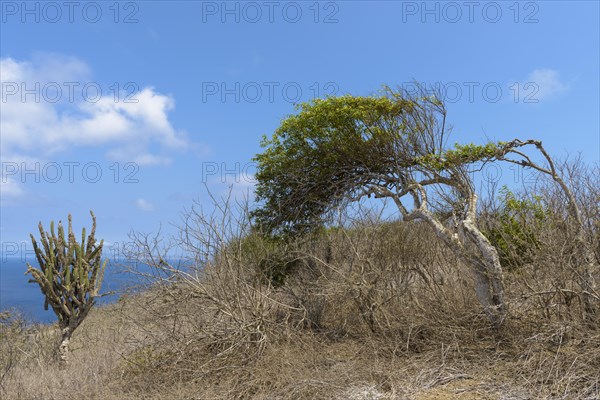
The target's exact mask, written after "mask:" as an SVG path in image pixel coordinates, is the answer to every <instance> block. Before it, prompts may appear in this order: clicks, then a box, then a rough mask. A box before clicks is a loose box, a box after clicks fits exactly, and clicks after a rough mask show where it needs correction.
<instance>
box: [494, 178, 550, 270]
mask: <svg viewBox="0 0 600 400" xmlns="http://www.w3.org/2000/svg"><path fill="white" fill-rule="evenodd" d="M499 200H500V202H501V207H500V210H499V211H498V213H497V214H496V215H494V216H493V218H494V220H495V221H494V222H495V224H494V225H493V227H492V228H490V229H488V230H487V232H485V234H486V236H487V237H488V238H489V240H490V242H491V243H492V245H494V246H495V247H496V249H497V250H498V255H499V256H500V263H501V264H502V266H503V267H504V268H506V269H509V270H510V269H517V268H519V267H522V266H523V265H525V264H528V263H531V262H532V261H533V259H532V257H533V256H534V253H533V252H534V250H535V249H537V248H539V245H540V241H539V231H540V228H541V227H542V225H543V224H544V223H547V222H548V221H549V210H548V208H547V207H546V205H545V204H544V202H543V200H542V198H541V197H539V196H535V195H534V196H532V197H529V198H528V197H520V198H519V197H517V196H516V195H515V194H514V193H513V192H511V191H510V190H509V189H508V188H507V187H506V186H503V187H502V189H501V190H500V196H499Z"/></svg>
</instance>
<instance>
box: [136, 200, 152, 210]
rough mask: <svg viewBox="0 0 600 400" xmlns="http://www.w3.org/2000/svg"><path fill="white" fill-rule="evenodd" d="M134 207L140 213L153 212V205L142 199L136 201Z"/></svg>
mask: <svg viewBox="0 0 600 400" xmlns="http://www.w3.org/2000/svg"><path fill="white" fill-rule="evenodd" d="M135 205H136V206H137V208H139V209H140V210H142V211H154V205H153V204H152V203H150V202H149V201H147V200H144V199H137V200H136V201H135Z"/></svg>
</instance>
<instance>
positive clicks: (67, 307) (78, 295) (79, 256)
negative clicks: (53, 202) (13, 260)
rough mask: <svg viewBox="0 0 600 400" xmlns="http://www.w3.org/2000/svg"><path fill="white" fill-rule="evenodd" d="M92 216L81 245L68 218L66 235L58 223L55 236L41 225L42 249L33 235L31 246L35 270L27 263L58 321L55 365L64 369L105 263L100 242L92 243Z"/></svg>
mask: <svg viewBox="0 0 600 400" xmlns="http://www.w3.org/2000/svg"><path fill="white" fill-rule="evenodd" d="M90 214H91V215H92V231H91V233H90V234H89V236H88V237H87V243H86V236H85V228H83V231H82V234H81V243H78V242H77V239H76V238H75V234H74V233H73V225H72V221H71V215H70V214H69V227H68V232H67V235H66V236H65V230H64V228H63V226H62V223H61V222H60V221H59V222H58V234H57V233H56V232H55V231H54V222H53V221H52V222H50V232H45V231H44V227H43V226H42V223H41V222H40V223H39V225H38V227H39V231H40V241H41V244H42V247H40V246H38V244H37V241H36V240H35V237H34V236H33V235H30V236H31V242H32V244H33V249H34V251H35V256H36V258H37V261H38V263H39V269H38V268H34V267H32V266H31V265H30V264H29V263H27V272H26V274H31V275H32V276H33V279H31V280H30V281H29V282H36V283H37V284H38V285H40V289H41V290H42V293H43V294H44V296H45V297H46V299H45V302H44V308H45V309H46V310H47V309H48V305H50V306H51V307H52V310H53V311H54V313H55V314H56V316H57V317H58V325H59V327H60V329H61V334H62V337H61V341H60V345H59V348H58V349H59V361H60V363H61V365H62V366H64V365H66V363H67V361H68V355H69V342H70V340H71V336H72V335H73V332H74V331H75V329H77V327H78V326H79V325H80V324H81V322H83V320H84V319H85V317H87V315H88V313H89V311H90V310H91V308H92V307H93V306H94V304H95V300H96V298H97V297H99V292H100V287H101V285H102V279H103V276H104V270H105V268H106V263H107V260H105V261H104V262H102V260H101V257H102V247H103V245H104V240H102V241H100V243H97V242H96V236H95V234H96V217H95V216H94V213H93V212H91V211H90Z"/></svg>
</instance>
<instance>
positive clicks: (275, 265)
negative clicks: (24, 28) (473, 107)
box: [0, 88, 600, 400]
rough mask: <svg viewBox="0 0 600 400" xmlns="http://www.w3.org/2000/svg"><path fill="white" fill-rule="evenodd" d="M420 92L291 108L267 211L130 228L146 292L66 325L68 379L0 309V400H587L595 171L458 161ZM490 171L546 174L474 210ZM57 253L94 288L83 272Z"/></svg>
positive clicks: (191, 214) (457, 149)
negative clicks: (173, 232) (72, 330)
mask: <svg viewBox="0 0 600 400" xmlns="http://www.w3.org/2000/svg"><path fill="white" fill-rule="evenodd" d="M423 94H424V93H423V92H420V93H417V94H416V95H412V94H408V93H406V92H402V91H400V92H397V91H393V90H391V89H389V88H386V90H385V93H384V94H383V95H381V96H373V97H354V96H342V97H339V98H327V99H324V100H315V101H313V102H309V103H305V104H302V105H300V106H299V112H298V114H297V115H294V116H290V117H288V118H287V119H285V120H284V121H283V122H282V124H281V126H280V128H279V129H277V131H276V132H275V134H274V135H273V137H272V138H271V139H267V138H265V139H264V141H263V145H264V147H265V150H264V152H263V153H262V154H259V155H257V157H256V160H257V161H258V172H257V174H256V176H257V179H258V184H257V186H256V195H257V199H258V204H252V205H250V204H248V203H246V202H242V203H238V202H235V201H233V200H232V199H231V198H226V199H223V200H218V199H216V198H213V201H214V204H213V205H214V208H213V212H212V213H208V214H207V213H204V212H203V211H202V208H201V207H200V206H199V205H198V204H194V205H193V206H192V208H191V209H189V210H188V211H185V212H184V214H183V220H182V223H181V226H180V231H179V235H178V236H176V237H174V238H162V237H160V236H158V235H151V234H142V233H134V234H132V236H131V239H132V241H133V243H134V246H132V247H131V249H130V250H131V254H128V255H127V258H128V259H134V260H137V261H139V263H140V264H141V265H144V266H150V272H148V269H147V268H146V267H144V269H140V270H137V271H134V273H137V274H138V276H139V277H140V280H141V281H144V282H147V283H148V285H147V286H146V287H145V288H144V290H142V291H141V292H139V293H137V294H135V295H132V296H123V297H121V300H120V301H119V302H118V303H117V304H113V305H110V306H107V307H103V308H100V309H91V311H90V312H89V314H88V318H87V319H85V320H82V319H81V318H79V319H76V322H77V325H79V322H81V325H80V326H79V328H77V329H78V330H77V334H76V335H75V336H74V337H73V339H72V341H71V342H70V345H71V349H72V354H71V355H70V357H71V360H70V361H69V362H68V363H67V360H66V357H63V361H64V362H63V363H62V365H61V367H62V368H61V367H59V365H58V364H57V362H56V357H55V355H54V354H53V350H52V349H54V348H55V347H56V346H55V343H57V341H58V337H59V336H60V332H59V330H58V329H57V328H56V327H54V326H50V327H48V326H41V327H36V328H33V329H26V328H25V327H24V325H23V323H22V321H19V319H18V318H17V317H14V316H12V317H11V316H6V315H4V316H3V317H2V318H3V320H2V323H1V324H0V327H1V330H0V335H1V336H2V344H1V348H0V391H1V394H2V395H3V396H5V397H7V398H10V399H13V398H14V399H40V400H41V399H44V400H46V399H60V400H63V399H81V398H89V399H246V398H254V399H290V400H292V399H403V398H411V399H412V398H414V399H444V398H466V399H480V398H488V399H526V398H527V399H529V398H557V399H558V398H581V399H597V398H599V397H600V329H599V327H600V293H599V290H598V287H597V284H596V282H598V280H599V279H600V268H599V265H600V225H599V224H600V222H599V221H600V189H599V188H600V182H598V177H599V176H600V174H599V172H600V171H599V169H598V166H593V167H587V166H586V165H585V164H583V163H582V162H581V160H571V161H566V162H558V161H557V160H554V159H553V158H552V157H550V155H549V154H548V153H547V152H546V149H545V148H544V147H543V146H542V143H541V141H537V140H525V141H521V140H518V139H515V140H512V141H511V142H498V143H488V144H485V145H482V146H478V145H473V144H464V145H460V144H457V145H455V146H454V148H452V149H449V148H448V147H447V146H446V134H447V133H448V132H447V129H446V109H445V106H444V104H443V102H441V101H439V100H438V98H437V97H435V96H428V95H427V96H424V95H423ZM530 150H533V151H534V152H535V153H534V155H532V154H530ZM487 163H508V164H512V165H514V164H517V165H519V166H521V167H523V168H528V169H530V170H534V171H536V172H538V173H539V176H537V177H536V178H537V180H536V182H535V184H534V185H531V186H526V187H524V188H523V189H522V190H521V191H518V192H516V193H515V192H513V191H511V190H510V189H509V188H507V187H504V188H503V189H502V190H501V191H500V196H497V190H496V189H497V187H495V185H494V183H489V184H490V185H489V186H488V187H487V188H484V189H487V190H488V192H487V193H488V195H487V196H486V195H485V193H486V192H485V190H484V191H483V193H482V191H481V190H478V189H476V185H475V183H474V182H475V181H474V179H473V177H472V175H473V174H475V173H476V172H478V171H480V170H481V168H482V167H483V166H484V165H486V164H487ZM372 196H373V197H374V200H375V201H381V202H383V204H384V207H383V208H381V207H380V206H381V204H382V203H377V204H375V203H373V202H372V200H371V197H372ZM377 199H379V200H377ZM407 199H408V200H407ZM385 201H387V202H388V203H385ZM386 204H388V205H391V207H388V208H386V207H385V205H386ZM52 236H53V235H52ZM83 236H85V232H84V234H83ZM92 236H93V235H92ZM71 242H72V244H73V246H72V247H73V248H74V249H76V250H77V249H78V247H77V246H76V243H75V241H74V240H71V241H70V243H71ZM82 243H83V239H82ZM89 243H91V242H90V241H89V240H88V247H89V246H90V245H89ZM82 246H83V244H82ZM63 247H64V246H63ZM91 250H93V251H91V252H90V257H89V258H91V256H92V255H94V256H95V257H96V258H97V262H96V263H95V264H94V265H99V261H100V260H99V259H100V257H99V253H97V252H99V251H100V250H94V249H91ZM78 251H79V254H80V255H83V252H82V250H81V249H80V250H78ZM50 254H53V253H52V252H51V251H50ZM173 254H177V255H178V256H179V257H178V259H179V260H180V261H179V262H178V263H176V264H172V263H170V262H169V261H166V260H173ZM52 257H53V256H52V255H51V256H49V258H52ZM63 258H64V259H61V260H63V262H62V264H60V265H61V268H58V269H57V271H62V272H63V274H66V276H70V275H69V274H71V273H72V271H79V272H78V274H79V276H80V280H79V281H78V282H79V286H78V287H81V288H88V286H87V283H86V282H87V279H86V277H85V276H81V271H84V270H85V269H84V268H82V266H83V264H82V263H85V265H88V264H89V262H87V261H85V262H84V261H83V260H84V258H82V257H78V258H77V260H81V261H79V263H80V265H79V266H78V267H77V268H75V269H74V268H73V267H74V261H70V260H71V258H69V257H63ZM86 259H87V258H86ZM84 275H85V274H84ZM52 276H55V275H52ZM65 279H66V278H65ZM42 280H43V279H42ZM44 282H45V281H44ZM90 283H91V282H90ZM46 286H48V285H46ZM92 286H93V285H92ZM71 289H72V287H71V286H69V283H68V282H67V284H66V286H65V288H64V290H62V291H61V292H60V296H62V300H64V301H63V303H64V302H65V301H70V300H71V297H72V293H73V290H71ZM52 293H54V292H52ZM56 296H59V295H58V294H56ZM65 296H66V297H67V298H66V299H65V298H64V297H65ZM59 300H60V299H59ZM79 302H80V303H81V301H79ZM57 304H58V303H57ZM69 304H70V303H69ZM76 304H77V302H76ZM90 307H91V306H90ZM88 309H89V308H86V312H87V310H88ZM59 314H60V313H59ZM63 325H64V324H63ZM63 325H61V329H63V330H64V326H63ZM73 325H74V326H75V324H73ZM63 333H64V332H63Z"/></svg>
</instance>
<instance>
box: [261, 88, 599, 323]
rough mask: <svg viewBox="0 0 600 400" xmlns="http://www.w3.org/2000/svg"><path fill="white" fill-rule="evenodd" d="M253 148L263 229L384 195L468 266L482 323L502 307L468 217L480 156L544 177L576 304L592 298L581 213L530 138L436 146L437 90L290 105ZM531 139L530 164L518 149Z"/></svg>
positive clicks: (306, 228)
mask: <svg viewBox="0 0 600 400" xmlns="http://www.w3.org/2000/svg"><path fill="white" fill-rule="evenodd" d="M298 111H299V112H298V113H297V114H296V115H292V116H290V117H288V118H287V119H285V120H284V121H283V122H282V123H281V125H280V127H279V128H278V129H277V130H276V132H275V133H274V135H273V136H272V137H271V138H266V137H265V138H264V139H263V142H262V146H263V147H264V148H265V150H264V151H263V152H262V153H261V154H258V155H257V156H256V158H255V160H256V161H257V163H258V171H257V174H256V178H257V181H258V184H257V187H256V195H257V199H258V200H259V202H260V204H261V205H260V207H259V208H258V209H257V210H255V211H254V213H253V216H254V219H255V223H256V224H257V226H259V227H261V229H262V230H263V231H264V232H266V233H268V234H271V235H275V236H284V237H285V236H290V235H298V234H304V233H308V232H310V231H312V230H313V229H315V228H316V227H318V226H320V225H322V223H323V221H324V217H325V216H327V215H328V214H329V213H330V211H333V210H335V209H337V208H339V207H341V206H343V205H344V204H346V203H347V202H349V201H359V200H361V199H362V198H364V197H371V196H374V197H375V198H388V199H391V200H392V201H393V202H394V204H395V205H396V207H397V208H398V210H399V212H400V214H401V215H402V218H403V219H404V220H405V221H411V220H420V221H424V222H425V223H427V224H428V225H429V226H431V228H432V229H433V230H434V232H435V233H436V235H437V236H438V237H439V238H440V239H441V240H442V241H443V242H444V243H445V244H446V245H447V246H448V247H449V248H450V249H451V250H452V251H453V252H454V253H455V254H456V255H457V256H458V257H459V258H460V259H461V260H462V261H463V262H465V263H466V264H468V265H470V266H471V267H472V270H473V272H474V277H475V291H476V295H477V298H478V300H479V301H480V302H481V304H482V306H483V308H484V311H485V313H486V315H487V316H488V318H489V319H490V321H491V322H493V324H494V325H496V326H498V325H499V324H501V323H502V321H503V319H504V317H505V315H506V312H507V306H506V302H505V299H504V287H503V277H502V268H501V265H500V260H499V256H498V252H497V250H496V248H495V247H494V246H493V245H492V244H491V243H490V241H489V240H488V238H487V237H486V236H485V235H484V234H483V233H482V231H481V229H480V228H479V227H478V224H477V199H478V197H477V194H476V192H475V189H474V184H473V173H474V172H476V171H478V170H480V169H481V168H482V167H483V166H484V165H485V164H486V163H489V162H510V163H516V164H518V165H521V166H523V167H527V168H532V169H535V170H537V171H539V172H541V173H544V174H547V175H548V176H549V177H551V178H552V179H553V180H554V182H556V183H557V184H558V185H559V186H560V188H561V189H562V191H563V192H564V193H565V196H566V199H567V202H568V205H569V207H568V209H569V215H570V217H571V219H572V220H573V221H574V222H575V224H574V225H575V227H576V232H575V240H576V242H577V244H578V248H579V250H578V260H579V263H580V264H581V266H580V269H579V270H578V271H579V272H578V274H579V276H580V282H581V286H582V290H583V293H584V294H585V295H586V297H587V298H588V300H587V301H586V302H587V305H586V307H585V308H586V309H587V312H588V313H593V307H592V306H591V304H590V301H589V299H590V298H592V299H596V300H597V299H598V294H597V291H596V289H595V284H594V282H593V279H592V276H593V273H592V270H593V269H594V268H596V266H594V265H593V254H592V252H591V250H590V247H589V245H588V244H587V243H586V242H585V235H584V231H583V223H582V217H581V212H580V210H579V208H578V206H577V202H576V199H575V197H574V195H573V193H572V192H571V191H570V189H569V187H568V185H567V183H566V182H565V181H564V179H563V178H562V177H561V176H560V174H559V173H558V171H557V169H556V168H555V166H554V163H553V161H552V159H551V157H550V156H549V155H548V153H547V152H546V150H545V149H544V147H543V146H542V144H541V142H540V141H535V140H526V141H521V140H518V139H515V140H513V141H511V142H498V143H487V144H486V145H483V146H478V145H473V144H467V145H459V144H456V145H455V146H454V147H453V148H449V147H448V146H447V144H446V142H447V137H448V135H449V131H450V128H448V127H447V124H446V114H447V111H446V107H445V104H444V102H443V100H442V97H441V96H439V94H438V95H433V96H432V95H430V92H427V90H426V89H425V88H424V87H419V88H418V90H417V91H416V93H415V92H408V91H407V90H393V89H390V88H387V87H386V88H384V91H383V93H382V94H381V95H379V96H371V97H358V96H350V95H346V96H341V97H331V98H327V99H317V100H314V101H311V102H308V103H303V104H301V105H299V106H298ZM527 146H529V147H531V146H533V147H534V148H535V149H537V150H538V151H539V153H540V154H541V156H542V157H541V158H542V162H536V161H534V159H533V158H532V157H530V156H528V155H527V154H526V153H525V152H524V148H526V147H527Z"/></svg>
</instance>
